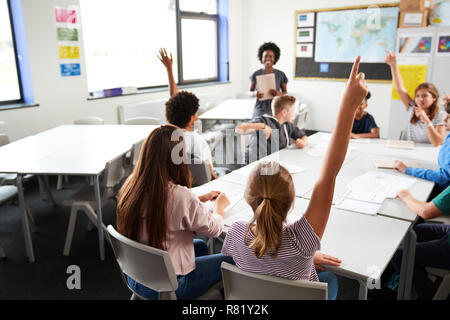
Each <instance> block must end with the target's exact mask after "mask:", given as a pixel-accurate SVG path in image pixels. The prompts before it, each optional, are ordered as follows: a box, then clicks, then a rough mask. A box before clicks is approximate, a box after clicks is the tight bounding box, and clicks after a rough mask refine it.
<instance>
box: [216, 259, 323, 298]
mask: <svg viewBox="0 0 450 320" xmlns="http://www.w3.org/2000/svg"><path fill="white" fill-rule="evenodd" d="M221 269H222V281H223V287H224V289H225V300H327V299H328V284H326V283H322V282H312V281H304V280H289V279H284V278H279V277H274V276H267V275H262V274H257V273H253V272H247V271H243V270H241V269H239V268H238V267H236V266H234V265H232V264H229V263H226V262H222V265H221Z"/></svg>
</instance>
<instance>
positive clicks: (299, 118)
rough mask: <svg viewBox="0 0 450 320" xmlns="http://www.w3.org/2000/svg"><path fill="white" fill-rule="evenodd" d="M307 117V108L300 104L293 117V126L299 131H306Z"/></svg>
mask: <svg viewBox="0 0 450 320" xmlns="http://www.w3.org/2000/svg"><path fill="white" fill-rule="evenodd" d="M307 117H308V108H307V107H306V104H304V103H302V104H301V105H300V109H299V111H298V113H297V115H296V116H295V117H294V124H295V125H296V126H297V127H298V128H299V129H301V130H305V129H306V119H307Z"/></svg>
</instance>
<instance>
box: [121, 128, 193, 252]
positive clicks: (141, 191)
mask: <svg viewBox="0 0 450 320" xmlns="http://www.w3.org/2000/svg"><path fill="white" fill-rule="evenodd" d="M175 130H180V129H179V128H178V127H176V126H173V125H165V126H161V127H159V128H156V129H155V130H153V131H152V133H150V135H149V136H148V137H147V139H146V140H145V142H144V144H143V145H142V149H141V153H140V156H139V161H138V163H137V165H136V167H135V169H134V170H133V173H132V174H131V175H130V176H129V177H128V179H127V180H126V181H125V184H124V185H123V187H122V188H121V190H120V193H119V199H118V202H117V230H118V232H119V233H121V234H122V235H124V236H126V237H128V238H130V239H133V240H135V241H137V236H138V232H139V227H140V224H141V223H143V222H144V221H145V224H146V225H145V228H146V230H147V234H148V243H147V244H148V245H150V246H152V247H155V248H158V249H162V250H164V249H165V246H164V242H165V240H166V233H167V224H166V210H167V209H166V208H167V207H166V206H167V199H168V191H169V182H172V183H174V184H178V185H182V186H186V187H188V188H190V187H191V176H190V171H189V169H188V167H187V165H186V164H185V163H184V161H180V162H181V163H180V164H176V163H174V161H173V159H172V158H171V156H172V150H174V149H175V150H177V149H178V148H180V146H178V147H177V148H175V147H176V146H177V145H178V144H179V143H182V145H181V148H180V151H181V155H180V153H178V156H184V153H183V151H184V141H183V135H182V134H179V135H178V136H176V137H175V135H174V133H177V132H175ZM175 155H176V154H175ZM142 214H145V220H142Z"/></svg>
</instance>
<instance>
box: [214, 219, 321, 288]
mask: <svg viewBox="0 0 450 320" xmlns="http://www.w3.org/2000/svg"><path fill="white" fill-rule="evenodd" d="M247 229H248V223H246V222H235V223H233V225H232V226H231V228H230V230H229V231H228V233H227V236H226V237H225V241H224V244H223V247H222V253H223V254H225V255H227V256H231V257H232V258H233V260H234V262H235V263H236V266H238V267H239V268H240V269H242V270H245V271H249V272H254V273H259V274H266V275H270V276H276V277H282V278H288V279H292V280H309V281H318V280H319V279H318V277H317V273H316V269H315V268H314V263H313V259H314V254H315V253H316V251H318V250H319V249H320V239H319V237H317V235H316V234H315V233H314V230H313V228H312V227H311V225H310V224H309V223H308V221H307V220H306V218H305V217H304V216H303V217H301V218H300V219H299V220H297V221H296V222H294V223H291V224H288V225H286V226H285V227H284V229H283V232H282V236H281V244H280V247H279V249H278V254H277V256H276V257H271V256H270V255H269V254H268V253H267V252H266V253H265V254H264V255H263V256H262V257H261V258H257V257H256V256H255V254H254V252H253V250H252V249H251V248H249V247H248V246H247V245H246V244H245V243H244V236H245V233H246V232H247ZM254 238H255V236H254V234H253V232H252V231H251V230H249V231H248V233H247V242H246V243H251V241H253V239H254Z"/></svg>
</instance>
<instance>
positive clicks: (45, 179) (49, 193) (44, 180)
mask: <svg viewBox="0 0 450 320" xmlns="http://www.w3.org/2000/svg"><path fill="white" fill-rule="evenodd" d="M38 179H39V181H41V182H42V185H43V187H44V189H45V192H47V196H48V200H50V201H51V202H52V203H53V206H54V207H57V206H58V204H57V203H56V201H55V198H53V194H52V191H51V189H50V183H49V182H48V176H39V177H38Z"/></svg>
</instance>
